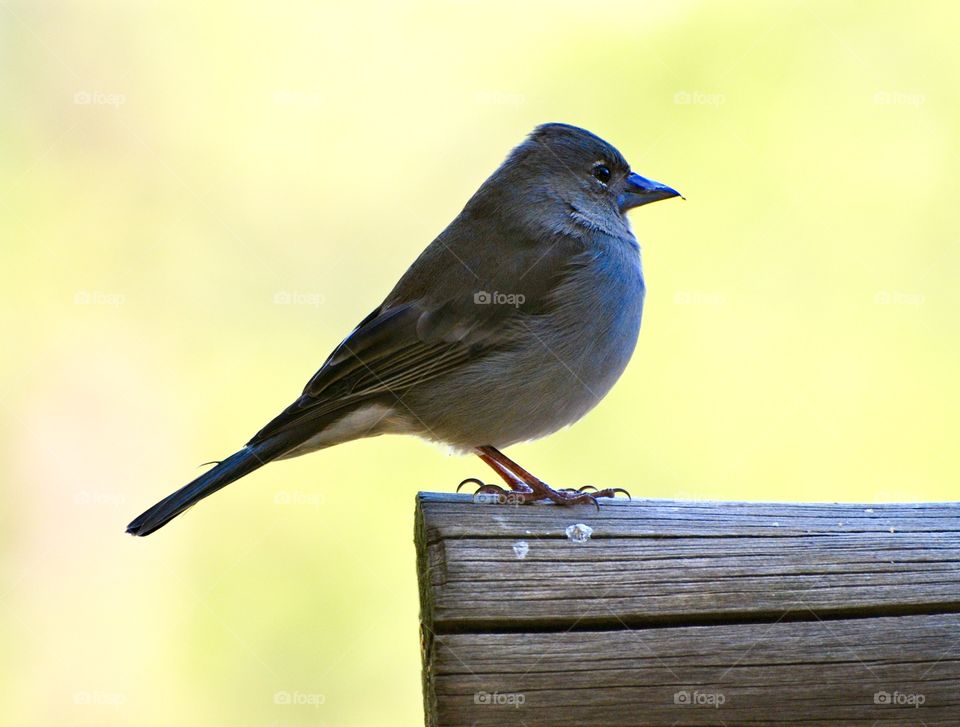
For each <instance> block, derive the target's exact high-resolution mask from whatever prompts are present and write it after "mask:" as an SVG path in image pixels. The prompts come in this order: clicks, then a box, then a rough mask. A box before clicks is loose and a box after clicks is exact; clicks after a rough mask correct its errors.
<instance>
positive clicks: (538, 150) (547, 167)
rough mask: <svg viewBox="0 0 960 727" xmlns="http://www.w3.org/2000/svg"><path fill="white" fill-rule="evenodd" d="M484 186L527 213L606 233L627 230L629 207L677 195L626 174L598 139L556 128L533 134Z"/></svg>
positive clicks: (555, 125)
mask: <svg viewBox="0 0 960 727" xmlns="http://www.w3.org/2000/svg"><path fill="white" fill-rule="evenodd" d="M490 183H493V184H494V185H496V187H497V188H499V190H500V191H501V192H507V191H508V193H509V196H510V197H511V198H513V199H515V200H517V201H518V202H519V203H520V204H522V205H523V206H524V207H525V209H526V210H527V211H528V212H534V211H535V212H536V214H537V215H541V216H542V215H543V214H544V213H545V212H546V213H547V214H548V216H549V218H550V219H556V220H559V219H560V218H562V219H564V224H570V223H572V224H574V225H578V226H581V227H587V228H594V229H600V230H603V231H606V232H609V233H612V234H618V233H619V232H620V231H621V230H623V229H625V228H626V227H627V222H626V213H627V211H629V210H631V209H633V208H634V207H639V206H641V205H645V204H649V203H650V202H656V201H658V200H661V199H668V198H670V197H679V196H680V193H679V192H678V191H677V190H675V189H673V188H671V187H668V186H667V185H665V184H661V183H660V182H655V181H653V180H651V179H647V178H646V177H641V176H640V175H639V174H637V173H636V172H633V171H631V170H630V165H629V164H628V163H627V160H626V159H624V157H623V155H622V154H621V153H620V152H619V151H617V149H616V148H614V147H613V146H611V145H610V144H608V143H607V142H605V141H604V140H603V139H601V138H600V137H598V136H596V135H594V134H591V133H590V132H589V131H587V130H586V129H581V128H579V127H576V126H570V125H569V124H558V123H551V124H542V125H541V126H538V127H537V128H536V129H534V130H533V132H532V133H531V134H530V135H529V136H528V137H527V138H526V139H525V140H524V142H523V143H522V144H520V146H518V147H517V148H516V149H514V150H513V153H512V154H511V155H510V156H509V157H508V158H507V160H506V161H505V162H504V163H503V165H502V166H501V167H500V169H499V170H497V172H496V173H495V174H494V175H493V177H491V179H490V180H489V182H488V185H489V184H490ZM485 186H487V185H485ZM510 206H511V207H512V205H510ZM512 211H513V212H515V213H516V212H520V210H516V209H514V210H512ZM558 212H560V213H561V214H560V215H559V216H558V215H557V213H558ZM524 216H527V215H524ZM540 219H542V217H541V218H540ZM558 224H559V223H558Z"/></svg>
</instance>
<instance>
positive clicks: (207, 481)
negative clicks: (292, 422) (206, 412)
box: [127, 441, 289, 536]
mask: <svg viewBox="0 0 960 727" xmlns="http://www.w3.org/2000/svg"><path fill="white" fill-rule="evenodd" d="M278 445H279V443H277V442H270V441H267V442H263V443H262V444H259V445H255V446H249V445H248V446H246V447H244V448H243V449H241V450H240V451H239V452H235V453H234V454H232V455H230V456H229V457H227V458H226V459H225V460H223V461H222V462H220V463H219V464H217V466H216V467H214V468H213V469H212V470H210V471H208V472H204V473H203V474H202V475H200V476H199V477H197V478H196V479H195V480H193V482H190V483H189V484H187V485H184V486H183V487H181V488H180V489H179V490H177V491H176V492H174V493H173V494H172V495H168V496H167V497H165V498H163V499H162V500H160V502H158V503H157V504H156V505H154V506H153V507H151V508H150V509H149V510H147V511H146V512H144V513H143V514H142V515H140V516H139V517H137V518H135V519H134V520H133V521H132V522H131V523H130V524H129V525H127V532H128V533H130V534H131V535H140V536H142V535H149V534H150V533H152V532H153V531H155V530H159V529H160V528H162V527H163V526H164V525H166V524H167V523H168V522H170V521H171V520H173V518H175V517H176V516H177V515H179V514H180V513H182V512H183V511H184V510H186V509H187V508H189V507H190V506H192V505H194V504H195V503H197V502H199V501H200V500H202V499H203V498H205V497H207V496H208V495H212V494H213V493H214V492H216V491H217V490H219V489H221V488H223V487H226V486H227V485H229V484H230V483H231V482H235V481H236V480H239V479H240V478H241V477H243V476H245V475H248V474H250V473H251V472H253V471H254V470H256V469H258V468H260V467H262V466H263V465H265V464H266V463H267V462H269V461H270V460H272V459H275V458H276V457H278V456H279V455H280V454H282V453H283V452H284V451H285V450H286V449H288V448H289V443H287V444H286V445H284V446H278Z"/></svg>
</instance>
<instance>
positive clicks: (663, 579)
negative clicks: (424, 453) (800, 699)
mask: <svg viewBox="0 0 960 727" xmlns="http://www.w3.org/2000/svg"><path fill="white" fill-rule="evenodd" d="M421 511H422V522H423V523H424V531H423V532H422V533H421V541H422V543H423V546H424V548H425V553H424V555H425V558H426V560H425V567H426V575H425V577H427V578H429V585H430V602H429V606H430V609H431V612H430V622H431V627H432V628H433V629H434V630H436V631H438V632H444V631H457V630H465V629H466V630H483V629H501V630H502V629H505V628H514V629H515V628H530V629H538V628H545V627H549V628H561V627H562V626H563V625H564V624H572V623H578V624H580V625H581V626H584V627H594V628H595V627H604V626H616V625H617V624H619V623H622V624H624V625H631V626H636V625H642V624H658V623H678V622H680V623H701V622H717V621H723V620H730V619H737V620H748V619H758V618H760V619H770V618H777V617H781V616H783V614H785V613H788V612H791V613H788V616H789V619H790V620H796V619H798V618H801V619H802V618H808V617H809V616H804V612H806V611H815V612H816V613H817V614H818V615H820V616H821V617H824V616H831V615H834V616H840V615H865V614H870V613H872V614H875V615H881V614H896V613H918V612H920V613H937V612H954V611H960V508H958V507H957V506H956V505H943V504H930V505H916V506H899V505H898V506H887V505H884V506H879V505H878V506H868V507H864V506H849V505H840V506H836V508H835V509H831V507H830V506H815V505H811V506H802V505H784V506H782V507H781V506H775V505H769V504H754V503H732V504H731V505H730V507H723V506H720V505H716V504H714V505H711V506H704V505H702V504H699V503H697V504H691V505H690V506H684V505H683V504H677V503H669V504H664V503H644V502H634V503H617V504H616V505H613V504H611V505H605V506H604V507H603V509H602V511H601V512H600V513H597V512H596V510H595V509H591V508H559V507H554V506H549V505H548V506H543V507H538V506H528V507H519V508H518V507H510V506H506V507H502V506H487V505H476V504H473V503H471V502H470V501H469V499H468V498H467V499H460V500H452V499H451V498H449V497H442V498H441V497H436V496H434V495H430V496H428V497H426V498H424V499H422V500H421ZM681 514H682V515H683V517H680V515H681ZM484 518H486V521H484ZM528 521H532V522H528ZM577 523H583V524H586V525H588V526H590V527H592V529H593V532H592V534H591V537H590V540H589V541H588V542H585V543H575V542H571V541H570V539H568V538H567V536H566V534H565V530H566V528H568V527H570V526H571V525H574V524H577ZM658 523H659V524H658ZM924 525H926V526H927V527H929V529H924ZM891 530H892V531H893V532H891ZM518 553H519V554H522V555H523V557H522V558H521V557H519V555H518ZM465 604H469V605H470V607H469V608H465V607H464V606H465ZM791 614H792V615H791Z"/></svg>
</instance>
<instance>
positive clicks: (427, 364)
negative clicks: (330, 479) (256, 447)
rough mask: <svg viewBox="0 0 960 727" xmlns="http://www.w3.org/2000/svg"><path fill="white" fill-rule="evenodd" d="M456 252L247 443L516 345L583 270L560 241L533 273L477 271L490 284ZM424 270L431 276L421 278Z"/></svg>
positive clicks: (374, 318) (391, 397) (343, 347)
mask: <svg viewBox="0 0 960 727" xmlns="http://www.w3.org/2000/svg"><path fill="white" fill-rule="evenodd" d="M428 249H429V248H428ZM448 252H449V254H450V255H452V256H453V257H456V258H458V259H455V260H450V259H448V260H446V261H444V260H443V258H444V257H445V256H444V255H443V254H442V253H443V250H442V249H441V255H440V256H439V257H435V258H434V259H432V260H426V261H424V260H423V256H421V259H419V260H418V261H417V262H416V263H415V264H414V266H413V267H411V270H410V271H408V273H407V274H406V275H405V276H404V278H403V279H401V281H400V283H399V284H398V285H397V287H396V288H395V289H394V291H393V292H392V293H391V294H390V296H388V298H387V300H386V301H384V303H383V304H382V305H381V306H380V307H379V308H377V309H376V310H374V311H373V312H372V313H371V314H370V315H368V316H367V317H366V318H365V319H364V320H363V321H361V322H360V324H359V325H358V326H357V327H356V328H355V329H354V330H353V332H352V333H350V335H349V336H347V337H346V338H345V339H344V340H343V342H342V343H340V345H339V346H337V348H336V349H335V350H334V351H333V353H332V354H330V357H329V358H328V359H327V360H326V362H325V363H324V364H323V366H322V367H321V368H320V370H319V371H317V372H316V374H314V376H313V378H311V379H310V381H309V382H308V383H307V385H306V387H305V388H304V390H303V394H302V395H301V396H300V398H299V399H297V400H296V401H295V402H293V403H292V404H291V405H290V406H289V407H287V408H286V409H285V410H284V411H283V412H281V413H280V414H279V415H278V416H277V417H276V418H275V419H273V420H272V421H271V422H270V423H269V424H267V425H266V426H265V427H264V428H263V429H261V430H260V431H259V432H258V433H257V434H256V435H255V436H254V437H253V439H251V440H250V442H249V444H258V443H260V442H263V441H264V440H266V439H268V438H270V437H272V436H274V435H276V434H279V433H281V432H286V431H289V430H291V429H293V428H297V429H303V430H305V431H309V430H311V429H312V427H313V426H314V425H316V427H317V429H316V431H318V430H319V429H320V428H322V426H324V423H325V422H327V421H329V416H328V415H330V414H331V413H334V412H337V411H339V410H342V409H344V408H350V407H351V406H352V405H355V404H356V403H357V402H360V401H364V400H367V399H371V398H374V397H387V399H388V400H387V403H390V402H391V401H395V400H397V399H400V398H402V396H403V394H404V392H405V391H407V390H408V389H409V388H411V387H413V386H416V385H418V384H422V383H423V382H425V381H428V380H430V379H432V378H435V377H437V376H442V375H444V374H446V373H448V372H450V371H452V370H454V369H456V368H457V367H459V366H462V365H464V364H465V363H467V362H470V361H475V360H478V359H479V358H480V357H482V356H484V355H486V354H487V353H489V352H490V351H491V350H495V349H502V348H505V347H509V346H511V345H514V344H515V343H516V341H517V340H518V338H517V337H518V335H519V332H521V331H522V330H523V327H522V326H518V325H517V324H516V319H517V318H520V317H523V316H527V315H538V314H541V313H544V312H546V311H547V310H549V308H550V307H551V306H552V305H553V304H554V302H553V300H552V295H551V293H552V292H553V290H554V289H555V288H556V286H557V285H559V284H560V282H561V281H562V280H563V279H564V278H565V277H566V276H567V275H568V274H569V273H570V272H571V271H572V269H573V268H575V267H576V265H577V260H576V258H577V256H576V255H573V256H571V255H570V252H571V250H570V249H569V246H568V245H567V244H566V243H562V244H561V243H556V244H554V245H548V246H545V247H543V248H542V249H539V250H534V251H533V252H535V253H536V257H535V258H534V257H532V255H531V256H527V258H528V263H529V264H530V265H531V267H530V268H529V270H530V271H533V270H534V269H535V270H536V272H535V274H534V273H533V272H531V273H530V274H529V275H527V274H524V273H523V272H522V271H521V272H520V273H519V274H518V273H517V271H516V260H515V259H513V260H510V259H509V257H510V256H505V257H506V261H505V264H502V263H498V262H497V261H492V263H491V261H486V263H485V265H481V264H479V263H478V264H477V265H476V268H477V269H481V268H484V269H486V270H487V272H488V276H487V278H485V279H477V280H472V279H471V280H464V275H465V272H464V271H465V268H464V267H463V265H462V257H459V256H457V255H456V254H455V253H452V252H450V251H448ZM531 261H532V262H531ZM442 262H445V263H446V265H443V264H440V263H442ZM425 264H426V265H428V267H429V270H427V271H424V270H423V269H422V268H421V269H420V270H419V271H418V270H416V269H417V266H418V265H420V266H423V265H425ZM431 270H432V271H433V273H435V274H432V273H431V272H430V271H431ZM425 274H426V275H427V280H429V281H430V282H431V284H430V285H428V286H426V287H424V286H423V285H422V284H420V283H418V284H417V285H415V286H414V285H407V284H405V281H407V280H408V279H410V278H413V279H414V280H417V281H423V280H424V277H425ZM431 274H432V278H431V277H430V275H431ZM467 274H468V275H469V276H471V278H472V277H475V276H473V274H472V273H470V272H469V271H468V273H467ZM497 286H499V287H497ZM452 291H458V292H457V293H454V292H452ZM495 292H496V293H498V294H499V295H500V297H499V298H497V299H495V298H494V297H493V294H494V293H495ZM483 294H486V297H483ZM413 296H416V297H413ZM478 296H479V297H478ZM503 296H512V297H509V298H504V297H503ZM411 298H413V299H411Z"/></svg>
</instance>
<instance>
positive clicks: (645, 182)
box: [617, 172, 683, 212]
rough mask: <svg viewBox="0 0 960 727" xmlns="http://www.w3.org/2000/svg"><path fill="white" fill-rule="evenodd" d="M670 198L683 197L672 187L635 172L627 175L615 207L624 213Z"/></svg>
mask: <svg viewBox="0 0 960 727" xmlns="http://www.w3.org/2000/svg"><path fill="white" fill-rule="evenodd" d="M670 197H681V198H682V197H683V195H682V194H680V193H679V192H678V191H677V190H675V189H674V188H673V187H668V186H667V185H666V184H660V182H654V181H653V180H652V179H647V178H646V177H641V176H640V175H639V174H637V173H636V172H630V174H628V175H627V179H626V184H625V186H624V190H623V192H622V193H621V194H620V196H619V197H617V205H618V206H619V207H620V211H621V212H626V211H627V210H632V209H633V208H634V207H639V206H640V205H644V204H650V203H651V202H657V201H659V200H661V199H670Z"/></svg>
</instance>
